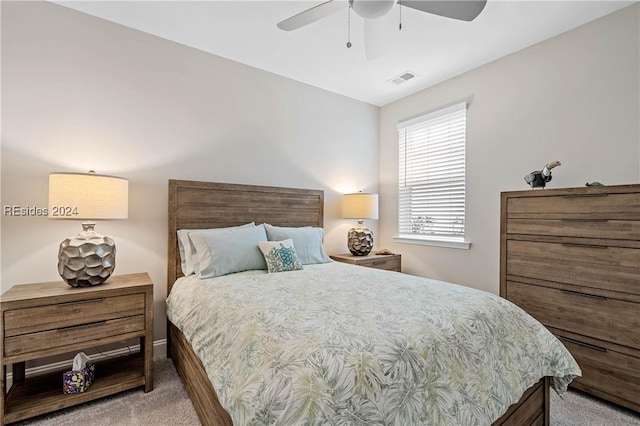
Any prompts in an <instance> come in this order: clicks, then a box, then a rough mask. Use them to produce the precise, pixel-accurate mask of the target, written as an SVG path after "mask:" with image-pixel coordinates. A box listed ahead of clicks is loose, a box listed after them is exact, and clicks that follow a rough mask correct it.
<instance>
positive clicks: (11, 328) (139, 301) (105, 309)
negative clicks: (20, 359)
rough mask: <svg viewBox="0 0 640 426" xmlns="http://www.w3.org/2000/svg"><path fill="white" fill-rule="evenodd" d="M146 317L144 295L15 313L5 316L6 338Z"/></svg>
mask: <svg viewBox="0 0 640 426" xmlns="http://www.w3.org/2000/svg"><path fill="white" fill-rule="evenodd" d="M143 314H144V293H138V294H128V295H125V296H116V297H102V298H97V299H89V300H81V301H76V302H70V303H58V304H55V305H44V306H37V307H33V308H24V309H15V310H10V311H5V313H4V335H5V336H6V337H12V336H18V335H21V334H28V333H37V332H40V331H46V330H53V329H60V328H63V327H72V326H77V325H82V324H89V323H95V322H99V321H105V320H110V319H116V318H124V317H130V316H134V315H143Z"/></svg>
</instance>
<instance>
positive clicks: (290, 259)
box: [258, 239, 302, 273]
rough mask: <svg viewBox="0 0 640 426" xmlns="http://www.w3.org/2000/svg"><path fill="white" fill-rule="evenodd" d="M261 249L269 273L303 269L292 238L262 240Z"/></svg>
mask: <svg viewBox="0 0 640 426" xmlns="http://www.w3.org/2000/svg"><path fill="white" fill-rule="evenodd" d="M258 247H260V251H261V252H262V254H263V255H264V260H265V261H266V262H267V269H268V271H269V273H272V272H286V271H299V270H301V269H302V264H300V259H298V255H297V254H296V249H295V247H294V246H293V241H291V239H288V240H284V241H260V242H259V243H258Z"/></svg>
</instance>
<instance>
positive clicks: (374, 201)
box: [342, 192, 378, 256]
mask: <svg viewBox="0 0 640 426" xmlns="http://www.w3.org/2000/svg"><path fill="white" fill-rule="evenodd" d="M342 217H344V218H346V219H358V225H357V226H356V227H354V228H351V229H350V230H349V233H348V234H347V247H349V251H350V252H351V254H353V255H354V256H366V255H367V254H369V253H370V252H371V249H372V248H373V232H371V230H370V229H369V228H367V227H366V226H364V219H377V218H378V194H368V193H363V192H358V193H355V194H344V195H343V196H342Z"/></svg>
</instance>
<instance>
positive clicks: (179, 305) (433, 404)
mask: <svg viewBox="0 0 640 426" xmlns="http://www.w3.org/2000/svg"><path fill="white" fill-rule="evenodd" d="M167 315H168V317H169V319H170V320H171V322H172V323H173V324H174V325H176V326H177V327H178V328H179V329H180V330H181V331H182V332H183V333H184V335H185V336H186V338H187V339H188V340H189V342H191V345H192V347H193V348H194V350H195V352H196V353H197V354H198V356H199V357H200V359H201V360H202V362H203V365H204V366H205V369H206V371H207V374H208V376H209V379H210V380H211V382H212V383H213V385H214V388H215V390H216V393H217V395H218V397H219V399H220V402H221V404H222V405H223V407H225V409H226V410H227V411H228V412H229V414H230V415H231V418H232V419H233V422H234V424H235V425H262V424H279V425H299V424H309V425H316V424H340V425H341V424H348V425H359V424H360V425H383V424H384V425H403V426H408V425H438V426H441V425H489V424H491V423H492V422H493V421H494V420H496V419H498V418H499V417H500V416H501V415H502V414H503V413H504V412H505V411H506V409H507V408H508V407H509V406H510V405H511V404H513V403H514V402H517V401H518V400H519V399H520V396H521V395H522V393H523V392H524V391H525V390H526V389H527V388H529V387H530V386H532V385H533V384H534V383H536V382H537V381H538V380H539V379H540V378H541V377H543V376H553V377H554V379H553V380H552V385H553V387H554V388H555V390H556V391H557V392H558V393H563V392H564V391H565V390H566V387H567V384H568V383H569V382H570V381H571V380H572V379H573V378H574V377H575V376H577V375H580V369H579V367H578V365H577V364H576V362H575V361H574V359H573V358H572V357H571V355H570V354H569V352H568V351H567V350H566V349H565V347H564V346H563V345H562V344H561V343H560V342H559V341H558V340H557V339H556V338H555V337H554V336H553V335H551V333H549V332H548V331H547V330H546V329H545V328H544V327H543V326H542V325H541V324H540V323H538V322H537V321H535V320H534V319H533V318H532V317H530V316H529V315H528V314H526V313H525V312H524V311H522V310H521V309H519V308H518V307H516V306H515V305H513V304H511V303H510V302H508V301H506V300H504V299H501V298H499V297H497V296H495V295H492V294H489V293H486V292H482V291H479V290H474V289H470V288H467V287H462V286H458V285H454V284H449V283H443V282H439V281H434V280H429V279H425V278H420V277H414V276H410V275H406V274H400V273H395V272H389V271H381V270H377V269H370V268H364V267H360V266H353V265H347V264H343V263H337V262H332V263H327V264H321V265H306V266H305V267H304V270H301V271H292V272H283V273H272V274H267V273H266V271H248V272H244V273H238V274H232V275H227V276H224V277H218V278H213V279H207V280H199V279H197V278H196V277H194V276H191V277H187V278H181V279H180V280H178V281H177V282H176V283H175V285H174V286H173V290H172V292H171V294H170V295H169V297H168V299H167Z"/></svg>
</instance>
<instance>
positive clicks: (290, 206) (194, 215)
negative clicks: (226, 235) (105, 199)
mask: <svg viewBox="0 0 640 426" xmlns="http://www.w3.org/2000/svg"><path fill="white" fill-rule="evenodd" d="M323 217H324V191H322V190H316V189H295V188H278V187H272V186H257V185H238V184H231V183H213V182H196V181H187V180H169V265H168V271H167V294H169V292H170V291H171V287H172V286H173V283H174V282H175V281H176V280H177V279H178V278H179V277H181V276H182V270H181V267H180V251H179V250H178V235H177V233H176V231H177V230H178V229H198V228H204V229H207V228H224V227H228V226H237V225H243V224H245V223H248V222H255V223H257V224H259V223H270V224H272V225H275V226H317V227H322V226H323Z"/></svg>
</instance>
